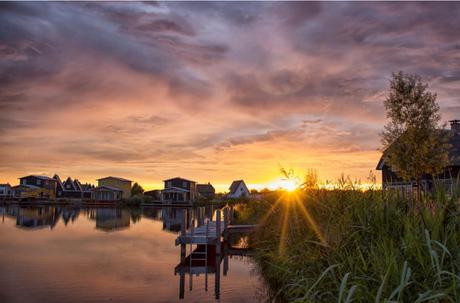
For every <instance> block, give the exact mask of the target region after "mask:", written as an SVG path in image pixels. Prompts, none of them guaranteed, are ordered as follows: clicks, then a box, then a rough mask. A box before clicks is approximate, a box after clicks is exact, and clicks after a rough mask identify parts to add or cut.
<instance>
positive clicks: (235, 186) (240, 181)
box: [229, 180, 246, 193]
mask: <svg viewBox="0 0 460 303" xmlns="http://www.w3.org/2000/svg"><path fill="white" fill-rule="evenodd" d="M241 183H242V184H244V181H243V180H236V181H233V182H232V184H231V185H230V188H229V190H230V193H234V192H235V191H236V190H237V189H238V186H239V185H240V184H241ZM244 185H245V186H246V184H244Z"/></svg>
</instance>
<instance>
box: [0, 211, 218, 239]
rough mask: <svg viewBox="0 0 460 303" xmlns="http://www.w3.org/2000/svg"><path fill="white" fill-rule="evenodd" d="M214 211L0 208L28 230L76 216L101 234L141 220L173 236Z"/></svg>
mask: <svg viewBox="0 0 460 303" xmlns="http://www.w3.org/2000/svg"><path fill="white" fill-rule="evenodd" d="M214 211H215V208H214V207H212V206H207V207H196V208H192V207H188V208H179V207H163V208H152V207H142V208H141V207H135V208H115V207H100V208H97V207H94V208H79V207H73V206H48V205H43V206H18V205H4V206H0V212H1V213H2V216H7V217H11V218H16V225H17V227H25V228H29V229H34V228H43V227H49V228H51V229H52V228H54V226H55V225H56V224H57V222H58V221H59V220H62V221H63V223H64V225H65V226H67V224H69V222H74V221H75V220H77V219H78V216H79V215H80V213H82V215H83V216H85V217H88V218H89V219H91V220H93V221H95V223H96V224H95V227H96V229H98V230H101V231H107V232H109V231H117V230H123V229H126V228H129V227H130V224H131V222H132V223H136V222H138V221H140V220H141V218H145V219H151V220H156V221H161V222H163V229H164V230H167V231H171V232H174V233H177V232H179V231H180V230H181V228H182V224H185V225H186V229H188V228H190V224H191V223H190V222H192V221H193V222H194V224H195V225H197V224H200V222H204V220H206V219H210V218H212V216H213V214H214Z"/></svg>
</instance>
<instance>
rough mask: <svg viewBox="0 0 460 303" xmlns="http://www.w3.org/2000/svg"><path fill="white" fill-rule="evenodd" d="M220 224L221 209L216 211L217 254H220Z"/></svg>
mask: <svg viewBox="0 0 460 303" xmlns="http://www.w3.org/2000/svg"><path fill="white" fill-rule="evenodd" d="M220 224H221V217H220V210H217V211H216V254H217V255H220V250H221V247H220Z"/></svg>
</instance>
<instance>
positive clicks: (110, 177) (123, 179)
mask: <svg viewBox="0 0 460 303" xmlns="http://www.w3.org/2000/svg"><path fill="white" fill-rule="evenodd" d="M105 179H116V180H120V181H123V182H133V181H131V180H128V179H125V178H120V177H113V176H108V177H104V178H99V179H97V180H98V181H99V180H105Z"/></svg>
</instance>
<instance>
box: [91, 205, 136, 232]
mask: <svg viewBox="0 0 460 303" xmlns="http://www.w3.org/2000/svg"><path fill="white" fill-rule="evenodd" d="M89 218H90V219H92V220H96V228H97V229H100V230H103V231H115V230H119V229H123V228H128V227H129V224H130V222H131V216H130V213H129V210H127V209H120V208H96V209H91V210H90V211H89Z"/></svg>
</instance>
